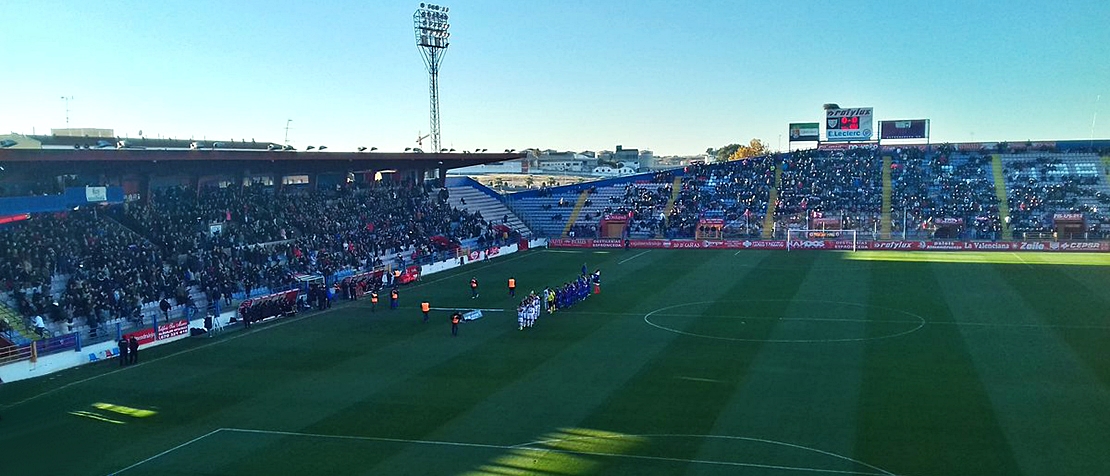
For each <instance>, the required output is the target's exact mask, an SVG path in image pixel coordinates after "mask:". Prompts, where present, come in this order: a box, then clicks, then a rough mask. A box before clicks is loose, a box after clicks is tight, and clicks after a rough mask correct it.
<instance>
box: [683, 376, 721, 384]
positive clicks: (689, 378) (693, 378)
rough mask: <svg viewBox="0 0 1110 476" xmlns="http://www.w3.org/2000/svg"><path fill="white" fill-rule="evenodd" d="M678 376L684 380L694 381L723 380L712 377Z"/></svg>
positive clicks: (712, 381)
mask: <svg viewBox="0 0 1110 476" xmlns="http://www.w3.org/2000/svg"><path fill="white" fill-rule="evenodd" d="M678 378H680V379H682V380H690V381H693V382H709V383H718V382H721V380H717V379H712V378H701V377H678Z"/></svg>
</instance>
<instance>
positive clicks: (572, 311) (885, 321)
mask: <svg viewBox="0 0 1110 476" xmlns="http://www.w3.org/2000/svg"><path fill="white" fill-rule="evenodd" d="M561 312H565V313H567V314H589V315H598V316H642V315H643V313H639V312H605V311H579V310H577V309H567V310H565V311H561ZM652 316H663V317H712V318H717V319H751V320H753V321H802V322H861V323H875V324H919V323H920V321H911V320H902V319H846V318H845V319H840V318H823V317H773V316H719V315H706V314H696V313H682V312H657V313H653V314H652ZM926 324H928V325H930V326H957V327H959V326H968V327H998V328H1003V329H1004V328H1020V329H1092V330H1110V326H1106V325H1095V324H1019V323H1007V322H961V321H951V322H950V321H926Z"/></svg>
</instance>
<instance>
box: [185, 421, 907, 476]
mask: <svg viewBox="0 0 1110 476" xmlns="http://www.w3.org/2000/svg"><path fill="white" fill-rule="evenodd" d="M220 430H222V431H230V432H236V433H248V434H260V435H273V436H292V437H306V438H322V439H332V440H353V441H375V442H383V443H402V444H415V445H431V446H455V447H465V448H485V449H495V450H506V451H520V452H535V453H560V454H570V455H575V454H577V455H587V456H601V457H611V458H621V459H634V460H642V461H663V462H674V463H688V464H699V465H710V466H725V467H740V468H758V469H772V470H779V471H795V472H807V473H818V474H844V475H856V476H889V475H891V474H893V473H890V472H886V471H883V470H881V469H880V470H879V471H881V472H868V471H852V470H837V469H825V468H811V467H805V466H784V465H774V464H762V463H755V462H743V461H717V460H706V459H686V458H672V457H666V456H652V455H635V454H622V453H609V452H604V451H580V450H569V449H558V448H550V447H530V446H522V445H496V444H487V443H469V442H462V441H442V440H414V439H407V438H386V437H377V436H355V435H325V434H320V433H300V432H296V431H277V430H255V429H248V428H221V429H220ZM220 430H217V431H220ZM205 436H207V435H205ZM541 443H542V442H541Z"/></svg>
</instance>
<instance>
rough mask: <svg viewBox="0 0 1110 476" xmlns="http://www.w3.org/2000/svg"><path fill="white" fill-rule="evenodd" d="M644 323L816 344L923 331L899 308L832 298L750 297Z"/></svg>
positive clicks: (696, 333)
mask: <svg viewBox="0 0 1110 476" xmlns="http://www.w3.org/2000/svg"><path fill="white" fill-rule="evenodd" d="M644 322H645V323H647V324H648V325H650V326H652V327H655V328H657V329H660V330H664V331H667V332H673V333H675V334H680V335H684V336H689V337H699V338H704V339H712V340H720V341H732V342H771V343H800V344H806V343H808V344H820V343H835V342H861V341H869V340H881V339H892V338H896V337H902V336H906V335H909V334H912V333H914V332H917V331H918V330H920V329H921V328H922V327H925V324H926V321H925V318H923V317H921V316H919V315H917V314H913V313H911V312H907V311H902V310H899V309H892V308H886V307H881V306H873V305H870V304H860V303H850V302H840V301H831V300H802V299H752V300H726V301H701V302H690V303H683V304H674V305H671V306H666V307H662V308H659V309H656V310H654V311H651V312H649V313H647V314H646V315H644Z"/></svg>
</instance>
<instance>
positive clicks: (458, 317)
mask: <svg viewBox="0 0 1110 476" xmlns="http://www.w3.org/2000/svg"><path fill="white" fill-rule="evenodd" d="M459 322H462V314H459V311H455V313H454V314H451V335H452V336H454V337H458V336H459Z"/></svg>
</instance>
